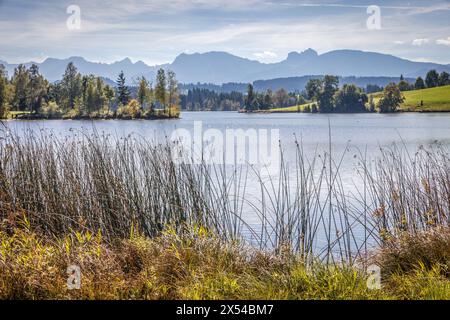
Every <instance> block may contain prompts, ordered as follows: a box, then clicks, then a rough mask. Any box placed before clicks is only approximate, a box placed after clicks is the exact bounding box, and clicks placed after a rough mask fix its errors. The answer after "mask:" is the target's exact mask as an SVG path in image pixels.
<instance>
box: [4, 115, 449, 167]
mask: <svg viewBox="0 0 450 320" xmlns="http://www.w3.org/2000/svg"><path fill="white" fill-rule="evenodd" d="M196 122H197V123H200V122H201V124H202V128H203V132H204V131H205V130H207V129H211V128H212V129H218V130H220V131H222V132H225V130H226V129H243V130H247V129H256V130H259V129H267V130H269V131H270V130H271V129H278V130H279V137H280V140H281V144H282V146H283V149H284V150H285V152H286V154H287V157H289V155H290V153H291V152H292V150H293V149H294V146H295V144H294V142H295V137H296V138H297V139H298V140H301V141H302V146H303V148H304V150H305V152H306V154H311V153H313V152H314V150H318V151H319V152H320V151H327V150H328V149H329V142H330V139H329V137H330V131H329V128H330V129H331V144H332V152H333V154H334V155H335V156H336V155H341V154H342V153H343V152H344V151H345V150H346V147H347V146H348V147H349V153H352V152H356V150H358V149H359V150H361V151H365V152H367V155H368V157H369V158H371V157H375V156H377V155H379V147H380V146H381V147H384V146H389V145H392V144H393V143H397V144H403V145H405V146H406V147H407V148H408V149H410V150H414V149H416V148H417V147H418V146H420V145H428V144H430V143H434V142H436V141H438V142H440V143H443V144H445V145H449V144H450V113H428V114H427V113H402V114H332V115H324V114H302V113H289V114H239V113H236V112H183V113H182V117H181V119H177V120H153V121H149V120H131V121H126V120H96V121H82V120H73V121H71V120H47V121H19V120H13V121H7V125H8V127H9V128H10V130H13V131H16V132H21V131H23V130H24V129H33V130H46V131H51V132H53V133H54V134H57V135H61V136H64V135H71V134H74V133H77V131H78V133H80V132H83V133H86V132H89V131H92V130H93V129H95V130H97V132H99V133H107V134H112V135H115V136H127V135H130V134H136V135H139V136H143V137H146V138H148V139H155V140H158V141H161V140H164V139H165V138H166V137H167V136H170V135H171V134H172V132H173V131H174V130H175V129H180V128H183V129H187V130H189V131H190V132H192V133H193V132H194V123H196ZM346 163H347V162H346ZM345 166H346V167H347V168H348V166H347V164H346V165H345Z"/></svg>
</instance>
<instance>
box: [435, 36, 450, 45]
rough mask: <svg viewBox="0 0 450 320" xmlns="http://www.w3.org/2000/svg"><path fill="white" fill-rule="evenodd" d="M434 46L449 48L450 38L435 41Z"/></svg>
mask: <svg viewBox="0 0 450 320" xmlns="http://www.w3.org/2000/svg"><path fill="white" fill-rule="evenodd" d="M436 44H440V45H443V46H450V37H448V38H447V39H437V40H436Z"/></svg>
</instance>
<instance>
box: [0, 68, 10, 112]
mask: <svg viewBox="0 0 450 320" xmlns="http://www.w3.org/2000/svg"><path fill="white" fill-rule="evenodd" d="M7 84H8V79H7V75H6V71H5V66H4V65H3V64H0V119H2V118H6V115H7V114H6V113H7V110H6V109H7V108H6V100H7V99H6V86H7Z"/></svg>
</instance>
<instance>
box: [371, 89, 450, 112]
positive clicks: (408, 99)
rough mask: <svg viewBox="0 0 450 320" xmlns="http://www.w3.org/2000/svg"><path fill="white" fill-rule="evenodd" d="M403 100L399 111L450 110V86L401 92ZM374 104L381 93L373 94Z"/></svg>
mask: <svg viewBox="0 0 450 320" xmlns="http://www.w3.org/2000/svg"><path fill="white" fill-rule="evenodd" d="M402 94H403V96H404V98H405V101H404V102H403V103H402V104H401V105H400V111H410V112H448V111H450V86H443V87H436V88H427V89H421V90H413V91H403V92H402ZM373 97H374V102H375V104H376V103H378V101H379V99H380V97H381V93H375V94H373Z"/></svg>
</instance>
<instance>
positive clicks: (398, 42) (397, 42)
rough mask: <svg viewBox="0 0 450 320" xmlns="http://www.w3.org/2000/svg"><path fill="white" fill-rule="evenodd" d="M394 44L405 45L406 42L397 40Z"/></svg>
mask: <svg viewBox="0 0 450 320" xmlns="http://www.w3.org/2000/svg"><path fill="white" fill-rule="evenodd" d="M394 43H395V44H404V43H405V41H401V40H396V41H394Z"/></svg>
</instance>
